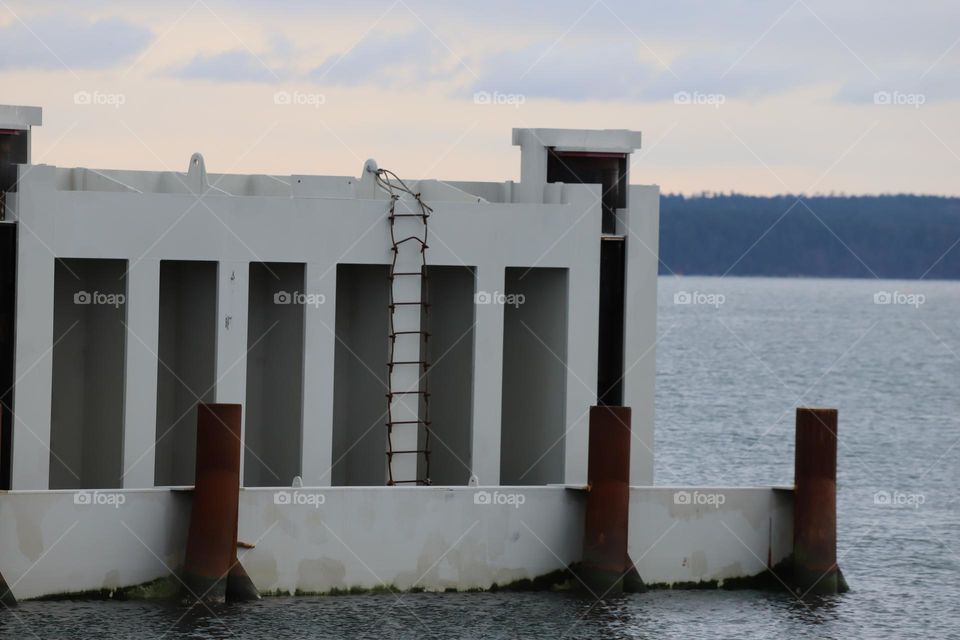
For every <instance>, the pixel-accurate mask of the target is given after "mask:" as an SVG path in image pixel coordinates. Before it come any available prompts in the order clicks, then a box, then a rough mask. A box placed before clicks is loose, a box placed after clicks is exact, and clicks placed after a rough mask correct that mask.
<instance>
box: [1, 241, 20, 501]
mask: <svg viewBox="0 0 960 640" xmlns="http://www.w3.org/2000/svg"><path fill="white" fill-rule="evenodd" d="M16 302H17V227H16V225H14V224H11V223H6V224H0V490H7V489H10V477H11V463H12V461H13V456H12V453H13V446H12V445H13V391H14V389H13V387H14V381H15V374H14V357H13V356H14V352H15V348H14V330H15V326H16V323H15V320H16Z"/></svg>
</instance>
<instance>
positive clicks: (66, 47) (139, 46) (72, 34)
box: [0, 17, 153, 69]
mask: <svg viewBox="0 0 960 640" xmlns="http://www.w3.org/2000/svg"><path fill="white" fill-rule="evenodd" d="M27 25H28V26H29V28H28V26H26V25H24V24H23V23H22V22H20V21H19V20H17V21H13V22H11V23H9V24H8V25H6V26H4V27H0V69H62V68H64V67H66V68H69V69H108V68H111V67H114V66H116V65H119V64H123V63H125V62H129V61H131V60H132V59H133V58H134V56H135V55H136V54H137V53H139V52H141V51H142V50H143V49H145V48H146V46H147V45H148V44H149V43H150V42H151V41H152V39H153V32H151V31H150V30H149V29H147V28H145V27H142V26H140V25H137V24H134V23H132V22H128V21H126V20H122V19H119V18H108V19H104V20H98V21H96V22H89V21H85V20H80V19H76V18H71V17H43V18H37V19H32V20H30V21H29V22H28V23H27Z"/></svg>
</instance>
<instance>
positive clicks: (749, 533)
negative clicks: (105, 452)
mask: <svg viewBox="0 0 960 640" xmlns="http://www.w3.org/2000/svg"><path fill="white" fill-rule="evenodd" d="M678 491H685V492H687V493H688V494H690V496H691V504H689V505H683V504H676V503H675V500H676V498H675V494H676V492H678ZM717 494H722V495H723V496H724V503H723V504H722V505H720V506H719V507H715V506H713V505H705V504H701V505H697V504H693V502H694V501H697V500H701V499H702V498H699V497H695V496H713V495H717ZM78 495H79V497H77V496H78ZM190 496H191V494H190V492H185V491H170V490H164V489H147V490H123V491H117V492H104V493H98V494H97V493H92V492H87V493H81V494H75V493H73V492H69V491H55V492H39V493H38V492H12V493H0V572H2V573H3V575H4V576H5V577H6V579H7V582H8V583H9V584H10V586H11V588H12V590H13V593H14V595H15V596H16V597H18V598H30V597H37V596H40V595H47V594H52V593H64V592H71V591H72V592H75V591H84V590H90V589H101V588H114V587H118V586H129V585H133V584H138V583H142V582H146V581H149V580H152V579H155V578H158V577H161V576H165V575H168V573H169V572H170V571H172V570H174V569H176V568H177V567H178V566H179V565H180V563H181V562H182V558H183V552H184V549H185V544H186V540H185V537H186V532H187V527H188V524H189V514H190V499H191V498H190ZM585 500H586V493H585V492H583V491H580V490H571V489H566V488H563V487H556V486H553V487H528V486H524V487H479V488H469V487H460V488H444V487H417V488H411V487H317V488H303V489H298V490H293V489H282V490H277V489H244V490H242V491H241V493H240V512H239V538H240V540H241V541H243V542H248V543H251V544H254V545H255V548H253V549H249V550H243V549H241V550H240V560H241V562H242V563H243V565H244V567H245V568H246V570H247V572H248V573H249V574H250V577H251V578H252V579H253V581H254V583H255V584H256V585H257V587H258V588H259V589H260V590H262V591H290V592H295V591H297V590H300V591H307V592H317V591H318V592H325V591H330V590H332V589H347V588H350V587H365V588H372V587H377V586H383V585H390V586H392V587H396V588H398V589H410V588H413V587H422V588H424V589H432V590H437V589H446V588H454V589H474V588H481V589H485V588H489V587H490V586H491V585H493V584H505V583H509V582H512V581H515V580H519V579H523V578H532V577H535V576H538V575H543V574H546V573H549V572H551V571H553V570H556V569H563V568H565V567H566V566H567V565H569V564H570V563H572V562H575V561H577V560H579V559H580V554H581V548H582V544H583V538H582V535H583V516H584V507H585ZM791 545H792V493H791V492H790V491H789V490H786V491H778V490H774V489H770V488H756V489H725V488H709V487H707V488H704V487H683V488H670V487H661V488H656V489H653V488H644V487H634V488H632V489H631V492H630V555H631V557H632V559H633V560H634V562H635V563H636V565H637V568H638V569H639V571H640V575H641V576H642V578H643V579H644V580H645V581H646V582H647V583H651V584H652V583H668V584H670V583H680V582H688V581H706V580H721V579H724V578H732V577H741V576H750V575H754V574H756V573H759V572H761V571H763V569H764V568H765V567H766V564H767V562H768V561H769V562H771V563H773V564H776V563H777V562H778V561H779V560H781V559H783V558H784V557H785V556H786V555H787V554H788V553H789V548H790V546H791Z"/></svg>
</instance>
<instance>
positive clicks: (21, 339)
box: [7, 166, 79, 490]
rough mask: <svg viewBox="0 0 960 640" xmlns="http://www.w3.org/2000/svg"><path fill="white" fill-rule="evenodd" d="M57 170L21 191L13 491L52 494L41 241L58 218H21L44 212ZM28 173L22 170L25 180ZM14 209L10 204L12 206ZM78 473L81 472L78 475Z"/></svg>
mask: <svg viewBox="0 0 960 640" xmlns="http://www.w3.org/2000/svg"><path fill="white" fill-rule="evenodd" d="M55 169H56V167H45V166H32V167H29V172H30V173H29V175H26V176H25V177H23V179H22V180H21V181H20V184H19V185H18V189H19V192H18V194H17V199H18V203H19V206H18V207H17V210H16V211H11V210H10V209H8V210H7V217H8V219H10V218H11V216H13V217H16V218H17V220H18V225H19V228H18V230H17V245H18V246H17V329H16V332H17V333H16V336H17V346H16V365H15V372H14V380H15V383H16V389H15V392H14V407H13V408H14V412H15V416H14V424H13V469H12V472H13V473H12V483H11V485H12V488H13V489H14V490H26V489H47V488H48V487H49V483H50V413H51V402H50V398H51V394H52V392H53V297H54V296H53V289H54V286H53V285H54V262H55V256H54V254H53V253H51V248H50V247H49V246H48V245H46V244H44V242H43V241H41V240H40V238H50V237H53V229H52V226H53V219H54V216H40V217H39V218H34V217H29V216H28V217H22V216H21V212H23V211H40V210H43V206H42V204H40V203H38V202H37V201H39V200H42V198H43V197H44V194H49V193H54V192H55V186H54V170H55ZM25 170H27V167H20V173H21V176H24V171H25ZM8 205H9V201H8ZM76 473H79V470H76Z"/></svg>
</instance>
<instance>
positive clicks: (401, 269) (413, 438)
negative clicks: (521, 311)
mask: <svg viewBox="0 0 960 640" xmlns="http://www.w3.org/2000/svg"><path fill="white" fill-rule="evenodd" d="M376 175H377V183H378V184H380V186H382V187H383V188H384V189H385V190H386V191H387V193H388V194H389V196H390V210H389V213H388V215H387V221H388V223H389V224H390V243H391V247H390V253H391V263H390V271H389V275H388V277H389V279H390V304H389V311H390V329H389V335H388V337H389V354H390V355H389V360H388V362H387V375H388V385H387V394H386V396H387V485H389V486H395V485H404V484H411V485H429V484H430V391H429V385H428V374H429V370H430V364H429V362H428V360H427V346H428V345H427V342H428V340H429V338H430V333H429V331H428V326H429V322H428V320H429V316H430V303H429V296H428V278H427V248H428V245H427V231H428V226H427V221H428V219H429V218H430V214H431V213H432V209H431V208H430V207H429V206H427V205H426V204H425V203H424V202H423V200H422V199H421V197H420V194H419V193H416V192H414V191H413V190H412V189H411V188H410V187H408V186H407V184H406V183H404V182H403V180H401V179H400V178H399V177H397V175H396V174H394V173H393V172H391V171H387V170H385V169H378V170H377V174H376ZM404 194H406V195H407V196H410V197H411V198H412V199H413V200H414V201H415V202H416V207H414V208H411V206H410V199H401V196H402V195H404ZM421 458H422V460H423V465H422V466H421V465H420V460H421Z"/></svg>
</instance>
